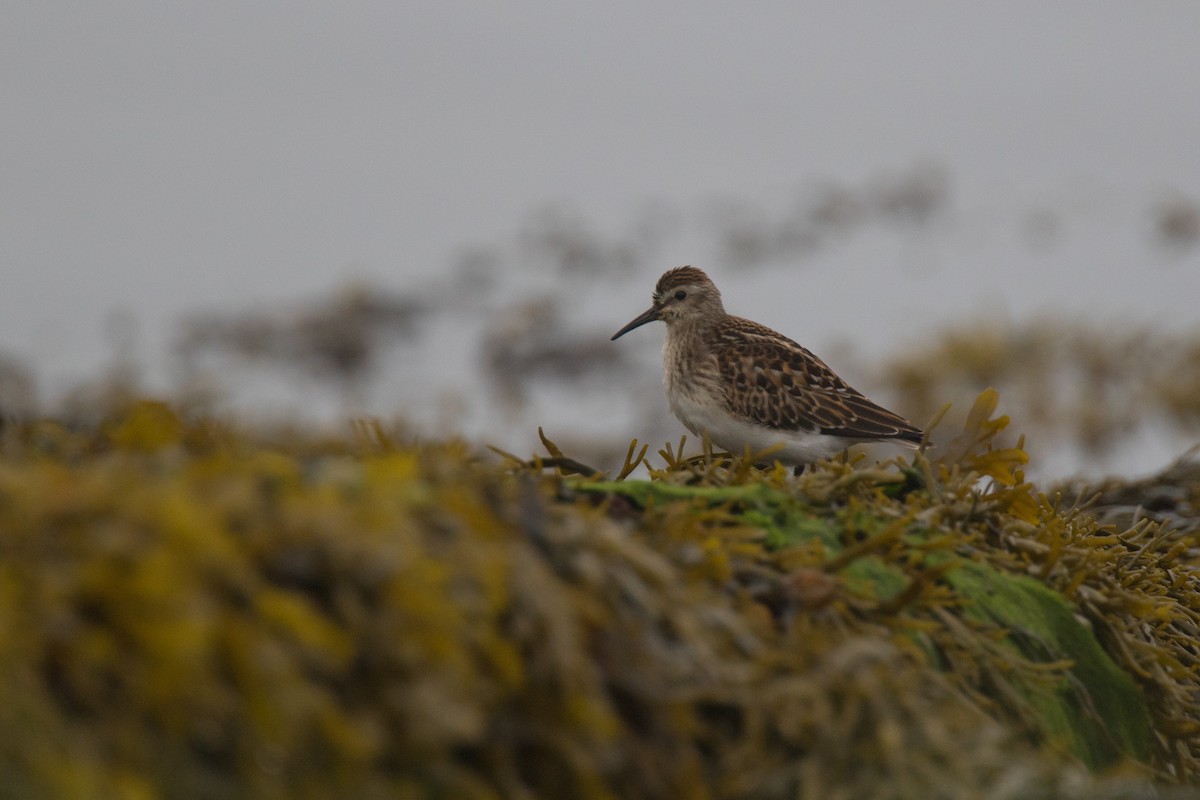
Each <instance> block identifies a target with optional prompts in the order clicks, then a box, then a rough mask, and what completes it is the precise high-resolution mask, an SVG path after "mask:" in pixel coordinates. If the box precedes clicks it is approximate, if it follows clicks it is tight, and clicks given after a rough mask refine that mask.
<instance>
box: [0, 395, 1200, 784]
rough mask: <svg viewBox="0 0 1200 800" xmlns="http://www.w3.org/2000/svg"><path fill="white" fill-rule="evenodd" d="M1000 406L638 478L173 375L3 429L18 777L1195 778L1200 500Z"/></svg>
mask: <svg viewBox="0 0 1200 800" xmlns="http://www.w3.org/2000/svg"><path fill="white" fill-rule="evenodd" d="M995 407H996V398H995V396H994V394H989V393H985V394H984V395H983V396H981V398H980V400H979V402H978V403H977V405H976V408H975V409H974V411H973V413H972V414H970V415H968V419H969V422H968V423H967V425H966V426H965V427H964V430H963V432H962V434H961V435H960V436H959V437H958V439H957V440H956V444H952V445H951V446H949V447H943V448H940V451H939V455H938V456H937V458H936V459H931V458H928V457H926V456H924V455H919V456H917V457H916V458H915V459H914V460H913V461H910V462H892V463H888V464H883V465H868V464H866V463H865V462H864V461H863V460H862V459H860V458H855V457H852V458H847V459H844V460H835V461H831V462H825V463H822V464H819V465H816V466H815V467H813V468H812V469H810V470H809V471H808V472H807V473H805V474H803V475H801V476H798V477H795V476H792V475H791V474H790V472H789V471H788V470H786V469H784V468H783V467H781V466H779V465H777V464H772V465H770V466H765V467H763V466H759V464H760V463H761V462H762V461H763V460H764V459H765V460H766V461H768V462H769V454H768V455H767V456H764V455H763V454H741V455H729V454H721V453H717V452H713V450H712V447H711V445H708V444H707V443H702V448H701V449H702V452H701V453H700V454H699V455H698V456H695V457H684V456H683V450H684V443H683V442H680V443H678V445H674V444H671V445H667V446H666V447H664V448H663V449H662V451H661V452H660V454H659V460H653V461H652V463H647V462H646V461H645V457H646V453H647V451H648V448H646V446H645V445H644V444H643V445H639V444H637V443H636V442H634V443H632V444H631V445H630V447H629V449H628V451H627V454H626V457H625V459H624V463H623V465H622V466H621V467H620V468H619V469H618V470H617V471H616V474H615V475H614V476H613V477H612V478H605V477H604V476H603V475H602V474H600V473H598V472H597V471H595V470H593V469H591V468H590V467H588V466H587V465H586V464H581V463H579V462H577V461H575V460H574V459H572V458H571V457H570V456H569V455H567V454H565V453H563V452H562V451H561V450H560V449H558V448H557V447H556V446H555V445H554V443H553V442H552V441H551V440H550V439H549V438H548V437H545V436H544V435H543V437H542V438H543V446H544V447H545V448H546V451H547V453H548V455H547V456H546V457H533V458H529V459H525V458H519V457H515V456H512V457H503V458H499V459H497V458H496V457H495V456H489V455H488V454H486V453H481V452H479V451H478V450H477V449H476V448H474V447H473V446H471V445H469V444H467V443H464V442H460V441H445V442H422V441H411V440H410V439H409V438H407V437H406V436H404V435H400V434H399V433H396V432H394V431H391V430H389V429H388V428H387V427H386V426H384V425H383V424H381V423H379V422H378V421H375V420H360V421H358V422H356V423H355V424H354V425H353V426H352V427H351V429H350V431H349V432H348V434H347V435H344V436H328V435H326V436H319V435H317V434H314V433H309V432H305V431H303V430H295V429H293V430H276V431H271V430H266V429H263V428H258V429H246V428H244V427H239V426H236V425H234V424H232V423H229V422H227V421H222V420H218V419H212V418H204V417H195V416H191V415H188V414H185V413H182V412H180V411H179V410H178V409H177V408H175V407H174V406H172V405H171V404H168V403H163V402H159V401H152V400H134V401H131V402H130V403H129V404H128V405H126V406H124V407H122V408H120V409H117V410H115V411H113V412H111V413H109V414H107V415H106V417H105V418H104V419H103V420H101V421H100V422H99V423H98V424H96V425H95V426H92V427H88V426H66V425H63V424H61V423H59V422H56V421H54V420H38V421H31V422H23V423H19V424H17V425H15V426H12V427H11V428H10V429H8V430H6V431H5V436H4V437H3V440H2V441H0V786H3V787H4V790H3V794H5V795H11V796H20V797H47V798H57V797H91V796H95V797H129V798H151V797H165V798H171V797H189V798H190V797H213V798H216V797H221V798H227V797H233V798H237V797H245V798H260V797H263V798H269V797H289V798H293V797H296V798H304V797H314V798H315V797H329V796H353V797H396V796H402V797H429V798H451V797H454V798H458V797H465V798H472V797H474V798H499V797H530V798H532V797H555V798H558V797H582V798H588V797H591V798H614V797H645V798H677V797H696V798H791V797H821V798H839V797H847V798H850V797H853V798H859V797H881V798H939V797H945V798H962V797H981V798H982V797H989V798H1000V797H1004V798H1017V797H1046V798H1083V797H1118V796H1121V797H1147V798H1148V797H1152V796H1155V797H1157V796H1161V794H1160V789H1159V788H1155V785H1154V784H1156V783H1157V784H1159V785H1166V784H1189V783H1192V782H1194V781H1195V780H1196V779H1197V773H1198V772H1200V760H1198V753H1197V750H1196V746H1197V743H1198V739H1197V736H1198V728H1197V726H1196V724H1195V720H1196V717H1197V715H1196V707H1195V703H1196V702H1197V699H1196V698H1197V695H1196V683H1197V671H1198V670H1197V664H1196V660H1195V655H1196V654H1195V647H1194V642H1195V637H1194V636H1193V635H1192V633H1193V632H1194V624H1195V621H1196V616H1195V615H1196V613H1197V608H1198V607H1200V603H1198V602H1197V600H1196V594H1195V591H1194V579H1195V573H1194V568H1193V567H1192V566H1191V559H1190V556H1191V555H1192V549H1193V539H1194V530H1193V531H1188V530H1177V529H1174V528H1172V527H1171V521H1172V520H1177V519H1179V518H1180V512H1179V511H1178V509H1176V511H1175V512H1173V513H1174V516H1171V517H1170V518H1164V519H1163V520H1154V519H1139V520H1136V521H1134V522H1132V523H1131V524H1130V525H1128V526H1122V524H1118V523H1114V522H1103V521H1102V520H1100V519H1098V517H1097V515H1096V514H1094V513H1092V511H1091V510H1089V506H1088V501H1087V500H1086V499H1080V497H1078V496H1075V495H1072V494H1071V492H1070V490H1069V488H1064V489H1062V490H1061V491H1060V492H1059V493H1058V494H1056V495H1054V496H1053V497H1049V496H1047V495H1046V494H1045V493H1042V492H1039V491H1038V490H1037V488H1036V487H1034V486H1033V485H1031V484H1029V483H1027V482H1026V481H1025V480H1024V476H1023V472H1022V465H1023V463H1024V461H1025V458H1026V456H1025V453H1024V450H1023V449H1022V448H1021V447H1020V446H1019V445H1018V446H1015V447H1000V446H998V445H996V444H995V442H996V439H995V437H996V435H997V434H998V433H999V432H1000V431H1001V430H1003V428H1004V421H1003V419H1002V418H997V417H995V416H994V413H993V412H994V409H995ZM642 467H645V468H646V469H647V470H648V474H649V478H648V479H640V478H635V477H634V476H635V475H637V474H639V473H638V472H637V470H639V469H641V468H642ZM1096 508H1097V509H1098V510H1100V509H1101V507H1100V506H1096ZM1113 770H1116V771H1117V773H1116V774H1112V771H1113ZM1180 791H1181V792H1182V791H1183V790H1180ZM1180 796H1184V795H1183V794H1180Z"/></svg>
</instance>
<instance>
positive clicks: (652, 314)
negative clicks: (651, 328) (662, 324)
mask: <svg viewBox="0 0 1200 800" xmlns="http://www.w3.org/2000/svg"><path fill="white" fill-rule="evenodd" d="M658 319H662V317H660V316H659V315H658V309H657V308H651V309H649V310H647V311H645V312H643V313H641V314H639V315H638V316H637V318H635V319H634V320H633V321H632V322H630V323H629V324H628V325H626V326H625V327H624V328H621V330H619V331H617V332H616V333H614V334H613V335H612V339H609V341H610V342H611V341H615V340H617V339H620V338H621V337H622V336H624V335H625V334H627V333H629V332H630V331H631V330H633V329H634V328H640V327H642V326H643V325H645V324H646V323H647V322H654V321H655V320H658Z"/></svg>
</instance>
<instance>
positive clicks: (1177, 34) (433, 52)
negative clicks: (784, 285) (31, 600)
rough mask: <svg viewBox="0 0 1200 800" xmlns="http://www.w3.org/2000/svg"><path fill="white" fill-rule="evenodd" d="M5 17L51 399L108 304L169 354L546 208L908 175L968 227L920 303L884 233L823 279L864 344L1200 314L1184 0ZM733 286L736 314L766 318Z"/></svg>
mask: <svg viewBox="0 0 1200 800" xmlns="http://www.w3.org/2000/svg"><path fill="white" fill-rule="evenodd" d="M0 17H2V19H3V24H2V25H0V107H3V108H4V109H5V110H4V115H3V117H4V118H3V122H2V123H0V276H2V278H3V291H0V351H5V352H10V353H16V354H18V355H22V356H26V357H29V358H31V359H33V360H35V361H36V363H37V365H38V367H39V370H41V371H43V372H45V373H46V374H50V375H54V374H56V373H60V374H62V375H75V374H79V373H81V372H83V371H86V367H87V365H89V364H92V363H94V362H95V360H96V358H98V357H100V354H101V353H103V352H104V349H103V343H102V342H101V340H100V339H101V337H100V332H101V331H102V330H103V320H104V319H105V318H106V317H107V316H108V315H109V314H111V313H112V311H113V310H114V309H123V310H125V311H127V312H129V313H131V314H132V315H133V316H134V318H135V319H137V320H138V321H139V322H140V324H141V330H142V334H143V337H144V338H146V339H148V340H150V341H151V342H153V341H154V340H155V339H156V337H161V336H163V335H165V333H166V331H167V329H168V325H169V320H171V319H173V318H174V317H175V316H176V315H178V314H179V313H180V312H182V311H184V310H186V309H192V308H198V307H199V308H208V309H212V308H231V309H237V308H244V307H246V306H247V305H249V304H251V303H264V304H270V303H275V302H279V301H282V300H289V299H294V298H297V297H303V296H308V295H311V294H313V293H316V292H318V291H323V290H328V289H330V288H331V287H334V286H337V285H338V284H339V283H341V282H342V281H344V280H346V279H347V278H364V279H372V280H377V281H380V282H382V283H384V284H386V285H388V286H392V287H404V286H406V285H410V284H414V283H416V282H419V281H420V280H422V279H424V278H427V277H429V276H434V275H437V274H438V273H439V272H440V271H443V270H444V269H445V268H446V267H447V265H448V264H449V263H450V262H451V260H452V258H453V257H454V256H455V254H456V253H457V252H458V251H459V249H460V248H461V247H463V246H464V245H469V244H472V243H479V242H483V243H489V242H497V241H505V240H506V237H507V238H511V237H512V236H513V235H514V231H515V230H516V229H517V228H518V226H519V224H520V222H521V220H522V218H523V216H524V215H525V214H527V213H528V212H529V210H530V209H533V208H536V207H538V206H540V205H543V204H546V203H551V202H566V203H570V204H571V205H572V207H574V208H575V209H577V210H578V211H579V213H580V214H582V215H584V216H585V217H586V218H588V219H591V220H595V221H597V224H598V225H601V226H604V225H621V224H625V223H626V222H628V220H629V217H630V214H631V213H632V212H631V211H630V209H632V208H634V207H635V206H636V205H637V204H638V203H640V202H643V201H644V200H646V199H647V198H649V199H659V200H665V201H668V202H671V203H675V204H678V205H679V206H681V207H684V208H691V207H694V206H695V205H696V204H699V203H702V202H703V201H704V199H705V198H708V197H713V196H735V197H748V198H752V199H758V198H767V199H768V200H769V199H770V198H774V197H785V196H786V195H787V193H788V192H789V191H790V189H791V188H792V187H795V186H797V185H799V184H802V183H803V182H805V181H810V180H816V179H832V180H839V181H849V182H853V181H859V180H864V179H866V178H867V177H869V176H870V175H872V174H877V173H878V172H879V171H881V170H888V169H902V168H904V167H906V166H908V165H910V164H911V163H913V162H914V160H919V159H932V160H934V161H936V162H937V163H939V164H941V165H942V166H943V167H944V168H945V169H946V170H947V172H948V174H949V175H950V177H951V179H952V181H953V184H954V193H955V198H956V199H955V202H956V209H957V212H956V213H958V214H960V215H962V217H963V218H964V219H965V220H966V222H965V223H963V224H962V225H959V226H958V227H957V228H956V229H955V232H954V233H953V234H952V235H950V236H949V237H948V238H945V237H944V238H940V239H935V240H934V241H933V242H932V243H931V244H930V245H929V248H930V251H931V252H930V253H926V254H925V255H924V256H922V259H923V260H928V261H929V262H930V263H931V264H932V266H931V267H930V269H931V270H932V272H931V273H930V274H924V273H922V275H923V277H922V276H918V278H919V279H913V280H907V281H906V283H911V284H913V285H914V286H918V289H915V290H914V292H915V291H919V292H920V293H919V294H912V295H904V294H903V290H900V289H898V288H897V287H896V286H894V285H889V284H888V282H887V281H886V280H884V279H883V278H882V277H881V276H886V275H888V274H890V273H889V272H888V270H889V269H891V268H892V267H894V262H895V261H896V259H897V258H904V257H908V258H911V253H910V254H908V255H907V256H903V255H901V256H897V255H896V254H895V253H894V252H892V251H895V250H897V249H898V248H896V247H895V246H894V244H895V243H894V242H893V241H892V240H884V241H880V242H877V243H875V244H874V245H871V244H862V243H859V244H857V245H853V246H851V247H849V248H848V249H845V250H843V251H839V252H835V253H829V254H828V255H827V258H826V261H825V263H824V264H820V265H819V266H818V268H816V269H815V270H814V271H813V272H810V273H809V274H808V278H807V279H806V280H807V283H806V286H807V287H808V288H809V289H811V290H813V291H820V292H823V293H826V294H827V295H833V296H832V297H831V300H832V301H833V303H834V305H835V306H844V303H845V301H843V300H842V299H841V298H840V297H838V296H837V295H838V294H839V293H845V294H853V295H855V296H857V297H858V298H859V300H858V301H859V302H862V303H866V304H883V303H885V302H887V301H888V300H890V299H892V298H897V297H898V298H899V302H900V306H901V308H900V310H899V311H898V312H896V315H895V317H894V318H889V317H887V316H886V314H884V315H882V316H880V322H879V325H880V326H881V328H880V330H879V331H878V332H877V335H878V336H879V337H882V338H888V339H889V340H890V339H892V338H894V337H895V336H896V335H897V326H903V324H904V322H903V320H904V319H905V318H906V317H911V315H912V313H913V312H914V310H916V309H918V308H919V309H923V310H924V313H925V314H927V315H929V316H930V317H931V318H932V317H937V318H939V319H940V318H950V317H953V316H954V313H952V312H955V311H963V310H968V311H969V310H971V309H978V308H994V307H999V308H1001V309H1005V310H1008V311H1011V312H1013V313H1017V314H1019V313H1022V312H1023V311H1025V310H1028V308H1030V307H1031V303H1030V301H1029V300H1028V296H1029V295H1030V294H1031V293H1034V292H1031V289H1030V287H1031V286H1034V285H1036V286H1040V287H1041V291H1044V292H1045V293H1046V294H1045V296H1044V297H1043V300H1044V302H1045V303H1049V304H1053V303H1057V302H1060V301H1064V300H1066V299H1068V298H1081V299H1082V301H1083V302H1084V304H1085V305H1084V308H1087V307H1092V306H1095V305H1101V306H1103V305H1106V304H1107V305H1109V306H1110V307H1111V308H1114V309H1131V308H1132V309H1134V310H1141V311H1144V315H1145V316H1147V317H1150V318H1153V317H1155V316H1156V315H1162V314H1163V309H1164V308H1166V309H1167V310H1169V311H1177V310H1180V309H1185V308H1186V304H1185V303H1184V301H1183V299H1181V298H1188V297H1190V298H1195V297H1196V296H1197V295H1200V281H1198V279H1197V273H1198V272H1200V261H1198V259H1197V254H1196V249H1195V248H1193V250H1192V251H1191V253H1190V254H1187V255H1185V256H1184V257H1182V259H1176V260H1175V261H1164V262H1163V263H1161V264H1148V262H1147V261H1146V260H1145V258H1144V257H1143V255H1142V254H1143V249H1142V248H1144V246H1145V239H1146V237H1147V236H1148V233H1147V231H1148V229H1149V223H1148V222H1147V220H1146V219H1145V218H1144V216H1143V215H1144V214H1145V213H1146V212H1147V211H1148V210H1149V209H1151V208H1152V207H1153V205H1154V203H1155V202H1157V201H1158V199H1160V198H1161V197H1163V196H1164V194H1166V193H1169V192H1171V191H1179V192H1182V193H1184V194H1185V195H1187V196H1190V197H1191V198H1193V199H1198V198H1200V145H1198V142H1200V47H1197V45H1196V42H1197V32H1200V4H1197V3H1194V2H1156V3H1143V4H1129V3H1100V2H1055V3H1044V2H1025V1H1022V2H1016V1H1014V0H1006V1H1005V2H995V3H974V2H973V3H961V2H942V3H930V2H905V3H890V2H877V3H826V4H800V3H764V4H755V5H751V6H746V5H738V6H736V7H735V6H730V5H729V4H724V3H710V2H700V3H696V2H669V3H654V4H647V3H640V2H639V3H634V2H609V3H603V4H582V3H550V2H527V3H509V4H498V3H491V4H485V3H477V4H462V3H447V2H403V3H361V2H340V3H326V2H296V1H293V2H289V3H267V2H253V3H251V2H244V0H239V2H212V1H211V0H206V2H192V3H162V2H140V3H134V2H112V3H66V2H63V3H51V2H8V3H6V4H5V7H4V9H3V11H2V12H0ZM1044 205H1050V206H1062V207H1065V208H1068V209H1074V210H1075V211H1077V212H1078V219H1077V220H1076V221H1074V222H1073V221H1072V220H1073V219H1075V218H1068V220H1067V223H1068V229H1069V230H1068V234H1069V233H1071V230H1070V226H1071V225H1075V226H1076V227H1075V229H1074V234H1075V235H1076V239H1074V240H1072V241H1073V242H1074V244H1071V242H1068V244H1067V245H1064V246H1063V247H1062V248H1060V250H1059V251H1057V252H1056V253H1053V254H1051V255H1049V256H1043V257H1039V258H1040V259H1041V260H1038V259H1032V260H1030V259H1029V258H1027V257H1026V256H1025V255H1021V256H1020V257H1019V258H1018V257H1017V256H1015V255H1014V251H1013V250H1012V249H1011V248H1009V247H1007V246H1005V245H1004V243H1003V242H1000V243H999V244H997V241H998V240H1000V239H1003V235H1004V234H1003V233H998V232H997V230H998V229H996V228H994V227H988V225H987V224H984V223H981V222H978V220H983V219H987V218H989V215H992V216H996V217H1000V218H1002V217H1004V216H1005V215H1010V216H1015V215H1020V214H1022V213H1024V210H1025V209H1027V208H1030V207H1034V208H1036V207H1040V206H1044ZM972 220H975V221H976V222H972ZM972 236H973V237H975V239H977V240H978V241H975V240H974V239H973V240H972V241H971V243H970V246H969V247H968V246H967V244H964V238H966V239H969V238H970V237H972ZM678 252H679V255H678V256H675V255H674V251H673V252H672V254H671V256H670V257H669V260H668V262H667V263H662V264H658V263H656V264H648V265H645V271H644V275H643V276H642V283H644V284H645V285H644V286H642V285H638V286H637V287H636V291H635V290H633V289H631V290H630V293H629V294H628V295H625V296H622V297H621V298H620V300H621V302H620V305H617V304H616V303H614V306H613V307H614V309H616V310H614V311H613V312H612V314H613V315H614V317H616V318H619V319H618V323H620V322H623V321H624V317H625V316H628V314H627V311H628V309H627V308H625V304H626V303H627V302H628V303H630V304H633V305H636V303H635V302H634V301H633V300H632V299H627V298H632V297H643V296H644V295H646V294H647V292H648V290H649V285H650V284H651V283H652V282H653V278H654V277H655V276H656V275H657V274H658V273H659V272H660V271H661V269H662V268H665V267H666V266H669V265H670V264H673V263H683V262H684V261H695V262H696V263H700V264H703V265H704V266H706V267H709V268H710V271H713V272H714V273H715V274H719V272H720V266H719V265H718V264H713V263H711V261H712V260H713V259H715V258H716V257H717V254H716V253H715V252H712V251H711V248H709V247H708V246H707V245H706V244H705V243H704V241H703V239H702V237H700V236H699V235H693V236H691V237H690V238H686V240H685V241H682V242H681V244H680V247H679V248H678ZM926 256H928V258H926ZM855 259H857V261H856V260H855ZM863 263H866V264H867V265H868V266H866V267H863V268H862V269H864V270H866V271H854V270H857V269H858V267H854V266H852V265H854V264H863ZM871 264H877V265H878V266H877V268H876V267H872V266H870V265H871ZM997 274H1000V275H1003V276H1005V277H1004V278H1003V279H1002V280H1001V279H999V278H995V277H994V276H995V275H997ZM909 277H910V278H911V277H912V276H911V275H910V276H909ZM847 281H849V283H847ZM1014 281H1015V282H1016V283H1018V284H1021V283H1023V285H1021V286H1018V287H1016V288H1014V287H1013V284H1014ZM872 287H874V289H873V288H872ZM745 292H746V294H745V295H743V296H742V297H741V298H739V299H740V300H742V305H741V308H742V309H743V310H745V311H749V310H750V309H747V308H746V307H745V305H746V304H748V303H750V302H753V301H752V299H751V298H752V297H758V298H760V300H759V301H758V302H760V303H761V302H762V301H761V298H762V296H763V293H764V288H763V287H761V286H757V287H756V286H748V287H746V288H745ZM873 292H874V293H873ZM898 292H899V294H898ZM731 293H732V295H733V296H735V297H736V296H737V295H738V293H739V289H738V287H736V286H735V287H730V288H727V289H726V294H727V295H730V294H731ZM766 293H767V294H770V292H769V291H767V292H766ZM931 293H934V294H936V295H937V296H936V297H933V298H932V300H933V301H934V302H930V299H931V298H930V294H931ZM639 302H640V301H639ZM1188 303H1191V300H1188ZM1032 305H1033V306H1036V305H1037V304H1036V303H1033V304H1032ZM941 308H946V309H949V310H948V311H946V312H945V313H942V312H940V311H938V310H937V309H941ZM635 310H640V309H635ZM764 313H765V314H767V315H770V314H772V313H775V314H783V308H782V301H778V302H777V303H776V304H775V305H774V306H772V304H771V302H770V301H769V300H768V301H767V302H766V304H765V309H764ZM760 316H761V315H760ZM1194 319H1195V320H1196V321H1200V313H1198V314H1196V316H1195V317H1194ZM767 321H772V320H770V319H768V320H767ZM831 324H832V321H831ZM148 347H149V348H150V349H149V351H148V352H147V353H146V355H147V356H148V357H149V358H155V357H161V354H160V353H158V352H157V351H156V350H155V348H154V347H153V346H150V345H148Z"/></svg>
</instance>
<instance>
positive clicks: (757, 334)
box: [711, 317, 922, 443]
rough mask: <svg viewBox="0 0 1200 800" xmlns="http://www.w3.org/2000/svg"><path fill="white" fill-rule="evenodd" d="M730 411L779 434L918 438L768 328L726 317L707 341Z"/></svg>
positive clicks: (908, 426)
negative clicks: (715, 360) (788, 432)
mask: <svg viewBox="0 0 1200 800" xmlns="http://www.w3.org/2000/svg"><path fill="white" fill-rule="evenodd" d="M711 345H712V347H713V350H714V351H715V352H716V354H717V361H718V363H719V365H720V370H721V379H722V383H723V385H724V387H725V400H726V404H727V407H728V409H729V410H730V411H731V412H733V413H735V414H740V415H742V416H745V417H747V418H749V419H751V420H753V421H755V422H757V423H758V424H760V425H765V426H766V427H768V428H774V429H777V430H783V431H802V432H807V433H822V434H827V435H830V436H844V437H846V438H848V439H900V440H903V441H907V442H912V443H919V442H920V441H921V437H922V433H921V430H920V429H919V428H917V427H916V426H914V425H913V424H912V423H910V422H909V421H908V420H906V419H904V418H903V417H901V416H899V415H897V414H893V413H892V412H891V411H888V410H887V409H886V408H883V407H882V406H880V405H877V404H876V403H873V402H872V401H871V400H869V399H867V398H866V397H865V396H863V394H862V393H861V392H858V391H856V390H855V389H854V388H852V387H851V386H850V385H849V384H848V383H846V382H845V381H844V380H842V379H841V378H839V377H838V376H837V374H836V373H835V372H834V371H833V370H831V369H830V368H829V367H828V366H826V365H825V362H823V361H821V359H819V358H817V357H816V356H815V355H813V354H812V353H811V352H809V351H808V350H806V349H805V348H803V347H801V346H800V345H799V344H797V343H796V342H793V341H792V340H791V339H788V338H786V337H784V336H781V335H779V334H778V333H776V332H775V331H773V330H771V329H770V328H767V327H764V326H762V325H759V324H758V323H755V322H751V321H749V320H744V319H740V318H737V317H730V318H728V319H727V321H726V324H723V325H721V326H719V327H718V329H717V331H716V333H715V335H714V339H713V341H712V342H711Z"/></svg>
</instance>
